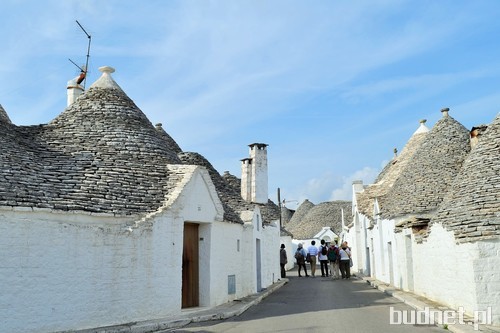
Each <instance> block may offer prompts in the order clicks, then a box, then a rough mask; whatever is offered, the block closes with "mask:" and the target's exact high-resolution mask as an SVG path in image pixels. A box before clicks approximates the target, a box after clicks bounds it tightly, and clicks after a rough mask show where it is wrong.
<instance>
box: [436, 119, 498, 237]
mask: <svg viewBox="0 0 500 333" xmlns="http://www.w3.org/2000/svg"><path fill="white" fill-rule="evenodd" d="M499 156H500V114H499V115H497V116H496V118H495V120H494V121H493V122H492V123H491V124H490V125H489V126H488V128H487V129H486V131H485V132H484V134H483V136H482V137H481V138H480V140H479V143H478V144H477V146H476V147H475V148H474V149H473V150H472V151H471V153H470V155H469V156H468V157H467V159H466V160H465V162H464V163H463V167H462V169H461V170H460V172H459V173H458V175H457V177H456V178H455V181H454V182H453V184H452V186H451V190H450V192H449V193H448V195H447V196H446V198H445V199H444V201H443V203H442V205H441V206H440V208H439V210H438V213H437V214H436V217H435V218H433V219H432V220H431V223H441V224H442V225H443V226H444V227H445V228H446V229H448V230H453V231H454V234H455V237H456V238H457V240H458V241H459V242H470V241H475V240H479V239H487V238H500V188H499V184H500V159H499Z"/></svg>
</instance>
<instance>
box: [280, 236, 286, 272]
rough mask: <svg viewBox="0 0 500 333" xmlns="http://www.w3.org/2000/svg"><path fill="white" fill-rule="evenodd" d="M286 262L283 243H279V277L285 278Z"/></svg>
mask: <svg viewBox="0 0 500 333" xmlns="http://www.w3.org/2000/svg"><path fill="white" fill-rule="evenodd" d="M287 263H288V260H287V258H286V250H285V244H281V250H280V266H281V278H286V271H285V265H286V264H287Z"/></svg>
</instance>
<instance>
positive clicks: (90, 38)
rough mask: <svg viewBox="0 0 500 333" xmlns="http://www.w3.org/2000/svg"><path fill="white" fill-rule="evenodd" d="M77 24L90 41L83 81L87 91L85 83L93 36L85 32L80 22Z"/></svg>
mask: <svg viewBox="0 0 500 333" xmlns="http://www.w3.org/2000/svg"><path fill="white" fill-rule="evenodd" d="M76 23H77V24H78V26H79V27H80V28H81V29H82V31H83V32H84V33H85V35H87V38H88V39H89V45H88V47H87V61H86V62H85V80H84V81H83V89H85V83H87V75H86V74H87V71H88V68H89V58H90V42H91V41H92V36H90V35H89V34H88V33H87V31H85V29H84V28H83V27H82V25H81V24H80V22H78V20H76Z"/></svg>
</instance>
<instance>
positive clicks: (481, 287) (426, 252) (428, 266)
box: [413, 224, 500, 325]
mask: <svg viewBox="0 0 500 333" xmlns="http://www.w3.org/2000/svg"><path fill="white" fill-rule="evenodd" d="M499 254H500V241H499V240H489V241H479V242H474V243H461V244H456V242H455V239H454V237H453V233H452V232H450V231H447V230H445V229H444V228H443V227H442V226H441V225H440V224H433V225H432V227H431V233H430V235H429V238H428V240H427V241H426V242H424V243H422V244H416V245H415V246H414V251H413V264H414V267H415V269H414V275H415V293H417V294H419V295H423V296H425V297H427V298H429V299H432V300H435V301H437V302H440V303H443V304H445V305H447V306H449V307H451V308H453V309H457V308H458V307H460V306H461V307H463V308H464V309H465V311H466V312H467V313H468V314H469V315H472V314H473V311H475V310H479V311H485V310H487V307H488V306H491V307H492V309H493V315H494V320H495V322H496V324H497V325H498V324H499V323H500V317H499V313H498V309H500V269H499V267H500V257H499Z"/></svg>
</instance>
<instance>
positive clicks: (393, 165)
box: [356, 123, 429, 219]
mask: <svg viewBox="0 0 500 333" xmlns="http://www.w3.org/2000/svg"><path fill="white" fill-rule="evenodd" d="M423 126H424V125H423V124H422V123H421V125H420V128H419V129H418V130H417V131H416V132H415V133H413V135H412V136H411V137H410V139H409V140H408V142H407V143H406V145H405V146H404V147H403V150H402V151H401V154H400V155H398V156H396V157H395V158H394V159H393V160H391V161H390V162H389V163H387V165H386V166H385V167H384V169H383V170H382V172H381V173H380V174H379V175H378V177H377V179H376V181H375V183H374V184H371V185H369V186H367V187H366V188H365V190H364V191H363V192H360V193H358V194H357V196H356V201H357V205H358V211H360V212H361V213H363V215H365V216H367V217H368V218H369V219H373V209H374V207H373V204H374V198H378V201H379V206H380V208H381V209H382V210H383V209H384V208H385V207H384V199H383V197H384V196H386V195H387V194H388V193H389V191H390V190H391V189H392V187H393V185H394V183H395V181H396V179H398V177H399V176H400V175H401V172H402V171H403V170H404V169H405V168H406V167H407V166H408V163H409V162H410V160H411V158H412V157H413V155H414V154H415V153H416V152H417V150H418V148H420V146H421V145H422V143H423V142H424V141H425V140H426V137H427V135H428V133H429V130H428V129H427V128H426V127H425V130H423Z"/></svg>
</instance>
